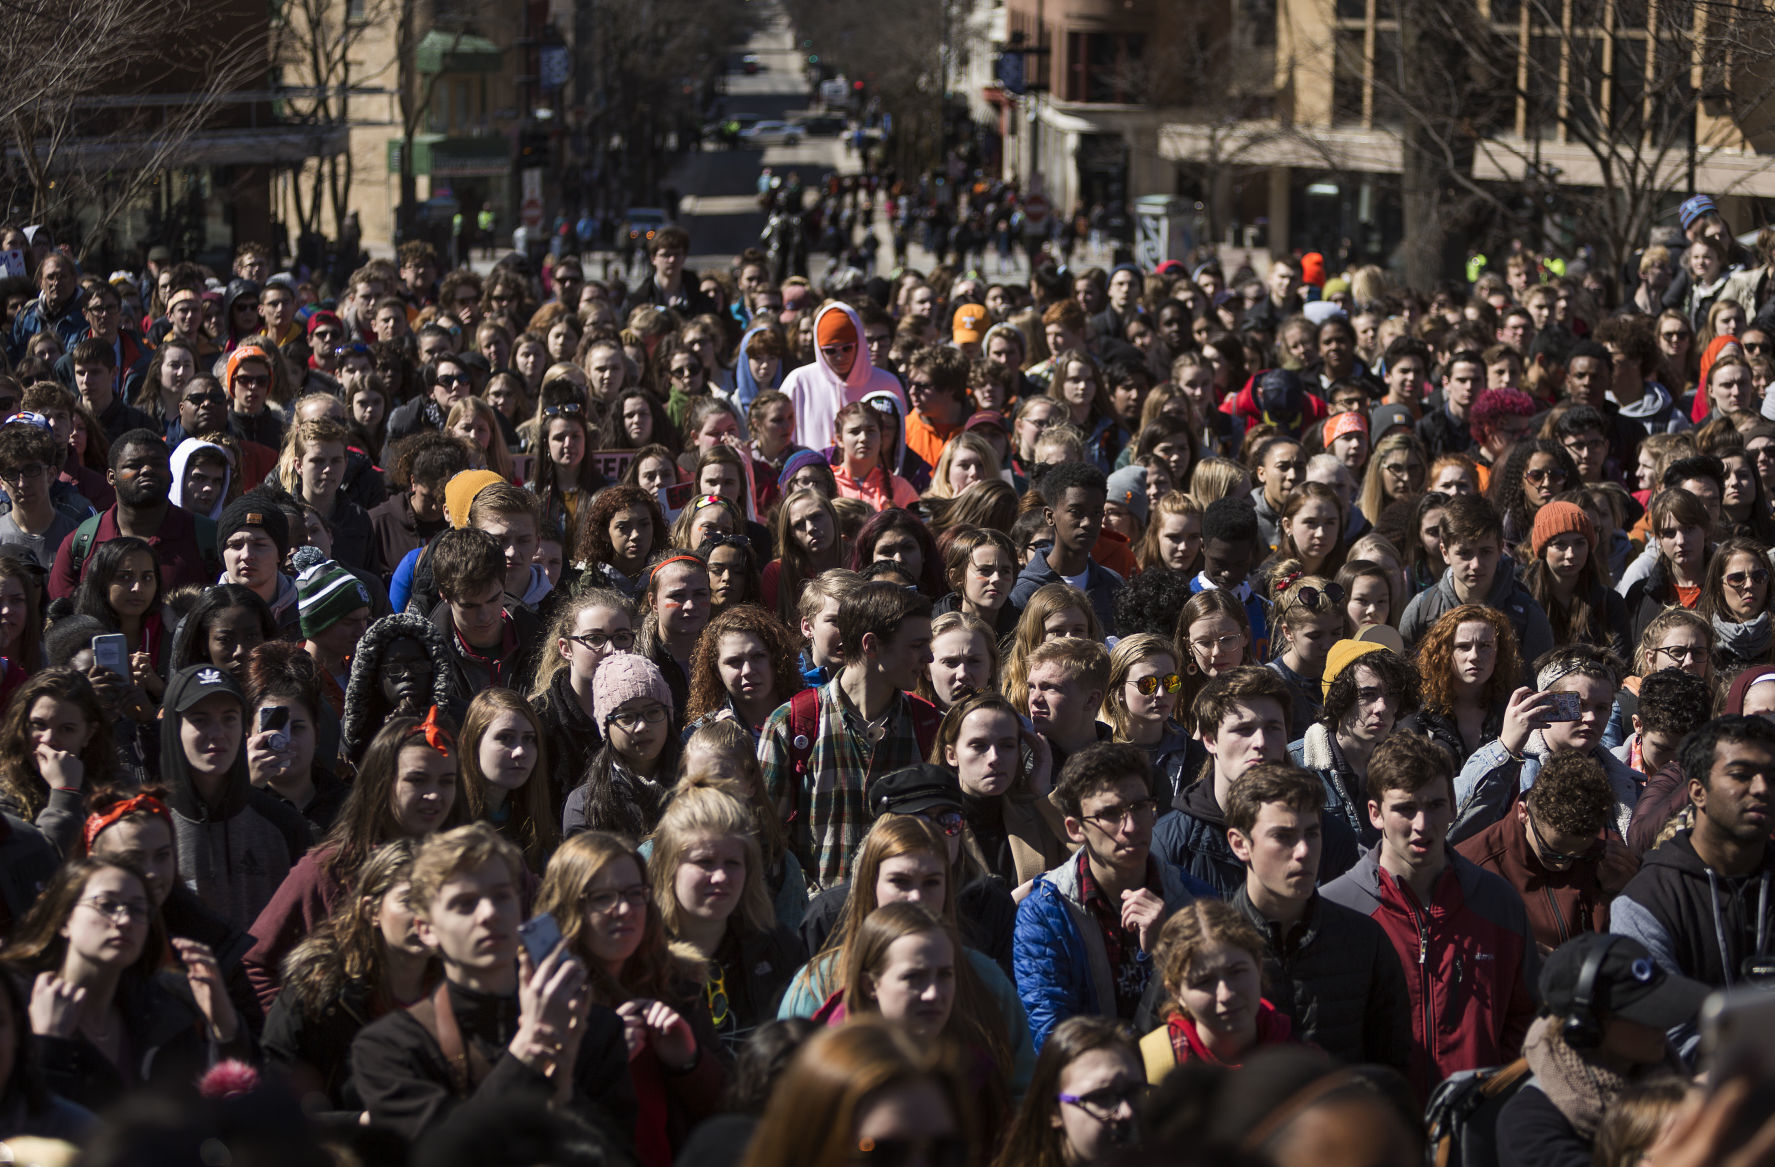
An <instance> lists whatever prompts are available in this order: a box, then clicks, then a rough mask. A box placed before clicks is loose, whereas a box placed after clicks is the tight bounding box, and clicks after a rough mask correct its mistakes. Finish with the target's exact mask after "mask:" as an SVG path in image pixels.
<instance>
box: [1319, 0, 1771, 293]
mask: <svg viewBox="0 0 1775 1167" xmlns="http://www.w3.org/2000/svg"><path fill="white" fill-rule="evenodd" d="M1395 7H1396V10H1397V24H1396V26H1392V27H1387V28H1383V29H1381V32H1380V37H1381V38H1383V39H1385V41H1386V42H1387V51H1385V52H1381V51H1378V50H1377V51H1376V53H1375V54H1374V56H1373V58H1372V60H1370V61H1368V62H1366V64H1367V65H1369V66H1370V67H1371V69H1372V74H1371V75H1372V97H1371V99H1370V100H1371V101H1372V107H1371V108H1370V109H1369V110H1368V111H1367V116H1370V117H1371V118H1372V120H1373V123H1374V124H1375V125H1376V126H1377V127H1384V128H1389V129H1391V130H1392V131H1393V132H1395V133H1397V135H1398V137H1399V141H1400V147H1401V162H1402V171H1401V180H1400V185H1401V195H1402V204H1403V210H1404V220H1405V224H1404V226H1405V242H1404V245H1403V251H1402V255H1401V262H1402V266H1403V268H1404V270H1405V275H1406V278H1407V279H1408V280H1409V281H1410V282H1411V283H1412V284H1413V285H1414V286H1419V287H1427V286H1429V285H1430V284H1431V283H1433V282H1434V281H1435V280H1436V279H1437V278H1439V277H1440V276H1441V275H1443V274H1444V273H1445V272H1446V271H1448V270H1450V269H1451V268H1452V267H1453V265H1454V264H1455V263H1456V262H1458V260H1459V256H1458V255H1457V254H1454V253H1455V252H1456V251H1458V250H1459V248H1460V247H1461V246H1462V245H1463V244H1464V241H1465V240H1466V239H1469V238H1471V237H1472V236H1473V234H1474V233H1475V231H1476V229H1477V228H1478V227H1481V226H1483V225H1485V224H1486V223H1498V222H1503V223H1508V224H1513V225H1515V226H1517V227H1519V228H1523V229H1526V231H1527V232H1528V233H1530V234H1535V233H1550V234H1552V235H1554V236H1555V238H1554V239H1553V240H1552V241H1553V242H1555V243H1558V244H1562V245H1563V244H1570V243H1572V242H1581V243H1588V244H1591V245H1593V246H1594V247H1596V249H1597V251H1598V252H1599V257H1600V259H1601V261H1602V262H1603V263H1604V264H1605V265H1606V267H1607V270H1611V271H1613V270H1619V267H1620V265H1621V263H1622V262H1624V261H1625V260H1626V258H1627V257H1628V256H1629V255H1631V253H1632V252H1633V251H1634V250H1635V249H1636V248H1638V247H1641V246H1643V245H1644V244H1645V241H1646V237H1647V233H1648V230H1649V228H1650V227H1651V226H1652V225H1653V224H1654V223H1655V222H1656V221H1657V219H1658V217H1659V216H1660V214H1661V212H1662V211H1663V209H1664V208H1665V207H1666V206H1667V204H1668V202H1669V199H1670V195H1671V192H1672V191H1677V190H1682V189H1685V188H1690V189H1692V185H1693V182H1694V176H1695V175H1696V174H1697V173H1698V172H1701V171H1705V170H1707V169H1708V167H1709V164H1710V163H1711V162H1713V161H1714V160H1715V159H1723V158H1724V156H1725V155H1726V154H1727V153H1728V152H1731V151H1735V150H1736V149H1737V148H1738V147H1739V146H1741V145H1742V139H1741V137H1740V134H1739V132H1738V130H1737V129H1736V127H1735V124H1734V123H1735V122H1737V121H1738V120H1740V119H1748V118H1749V116H1750V115H1752V114H1756V115H1759V116H1758V120H1761V116H1760V115H1761V113H1762V111H1763V109H1764V107H1765V106H1766V105H1767V103H1768V102H1769V101H1770V99H1771V96H1775V42H1771V39H1770V36H1769V33H1768V32H1767V22H1768V12H1767V9H1766V8H1765V7H1764V6H1762V5H1761V4H1760V3H1755V2H1754V0H1683V2H1680V3H1656V4H1648V3H1643V2H1637V3H1636V2H1631V0H1621V2H1618V3H1604V2H1602V0H1492V3H1491V5H1490V6H1489V10H1488V11H1487V12H1482V11H1481V10H1480V9H1479V8H1478V6H1477V5H1476V4H1475V3H1474V0H1396V5H1395ZM1395 30H1396V31H1395ZM1364 64H1365V62H1363V61H1352V60H1349V59H1348V58H1345V59H1342V60H1339V61H1338V62H1337V63H1336V64H1335V65H1334V70H1335V71H1336V73H1337V74H1338V75H1339V76H1341V77H1343V78H1346V79H1347V78H1350V77H1353V76H1354V77H1359V76H1361V74H1362V69H1363V67H1364ZM1336 83H1337V82H1336V81H1335V79H1334V84H1336ZM1347 91H1349V87H1347V86H1346V92H1347ZM1347 112H1353V111H1347ZM1761 165H1763V164H1758V163H1755V162H1754V161H1752V162H1750V163H1749V164H1747V165H1740V166H1738V167H1737V168H1736V178H1735V180H1734V182H1735V183H1737V182H1743V181H1745V180H1747V179H1748V178H1749V177H1750V176H1751V175H1752V174H1753V173H1755V172H1756V171H1757V170H1758V169H1760V168H1761ZM1732 185H1733V184H1732V183H1728V184H1725V185H1722V186H1718V187H1715V189H1714V190H1713V192H1712V193H1715V194H1730V193H1732V190H1731V186H1732Z"/></svg>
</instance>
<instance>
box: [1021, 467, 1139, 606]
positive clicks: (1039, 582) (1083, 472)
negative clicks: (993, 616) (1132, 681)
mask: <svg viewBox="0 0 1775 1167" xmlns="http://www.w3.org/2000/svg"><path fill="white" fill-rule="evenodd" d="M1036 489H1037V490H1039V491H1040V492H1041V496H1042V498H1043V499H1045V500H1046V501H1047V506H1046V507H1045V508H1044V509H1043V511H1042V513H1043V515H1044V516H1045V517H1046V518H1047V521H1048V524H1049V526H1051V527H1052V528H1053V529H1054V542H1053V544H1052V545H1051V546H1050V547H1049V548H1048V550H1047V553H1046V554H1042V555H1037V556H1036V557H1035V558H1034V559H1033V560H1031V561H1030V563H1029V566H1028V567H1025V568H1024V569H1023V571H1022V573H1021V574H1019V575H1018V576H1017V582H1016V584H1015V585H1014V586H1013V587H1012V588H1011V601H1010V603H1011V608H1012V610H1013V611H1017V612H1021V611H1023V607H1024V605H1026V604H1028V603H1029V599H1030V597H1031V596H1033V595H1035V593H1036V590H1037V589H1038V588H1040V587H1042V586H1043V585H1044V584H1051V583H1054V582H1056V581H1063V582H1065V583H1069V584H1071V585H1072V586H1073V587H1075V588H1077V589H1079V590H1080V591H1081V592H1084V593H1085V595H1086V596H1087V597H1089V598H1090V601H1091V609H1092V611H1094V612H1096V613H1097V623H1098V625H1099V626H1100V627H1101V628H1102V629H1103V632H1104V635H1106V636H1113V635H1115V626H1116V623H1115V599H1116V593H1117V592H1119V591H1121V590H1122V577H1121V576H1119V575H1117V574H1116V573H1115V572H1113V571H1111V570H1110V569H1109V568H1107V567H1104V566H1102V565H1101V564H1099V563H1098V562H1097V561H1096V560H1094V559H1092V558H1091V548H1092V547H1094V546H1096V544H1097V535H1098V533H1099V532H1100V531H1102V530H1103V503H1104V500H1105V499H1106V498H1107V497H1108V496H1109V485H1108V480H1107V479H1106V478H1105V477H1104V476H1103V471H1101V470H1099V469H1097V467H1095V466H1092V465H1089V464H1088V463H1084V462H1063V463H1061V464H1059V465H1057V466H1054V467H1052V468H1050V469H1048V470H1046V471H1045V472H1044V473H1042V474H1040V475H1038V476H1037V478H1036Z"/></svg>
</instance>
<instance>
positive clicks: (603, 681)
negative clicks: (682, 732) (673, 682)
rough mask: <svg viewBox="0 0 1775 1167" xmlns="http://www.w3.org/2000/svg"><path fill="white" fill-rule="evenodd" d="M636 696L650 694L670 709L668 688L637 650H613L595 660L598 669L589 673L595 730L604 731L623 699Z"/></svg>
mask: <svg viewBox="0 0 1775 1167" xmlns="http://www.w3.org/2000/svg"><path fill="white" fill-rule="evenodd" d="M637 697H652V698H653V699H654V700H655V701H658V702H659V703H660V704H661V705H664V706H665V707H666V712H667V713H670V712H672V690H671V688H670V687H669V686H668V685H667V684H666V678H665V676H664V675H663V674H662V673H661V672H660V671H659V668H658V666H656V665H655V664H654V663H653V662H652V661H650V660H648V659H647V658H646V657H644V656H641V655H640V654H639V653H633V652H613V653H611V654H610V655H609V656H607V657H605V658H604V659H603V660H601V661H599V662H598V671H597V672H595V673H593V674H592V716H593V718H595V719H596V720H597V722H598V732H600V733H602V732H603V731H604V726H605V725H606V723H608V722H609V720H610V715H611V714H612V713H615V712H616V711H617V709H619V708H620V707H621V706H622V704H623V702H625V701H633V700H634V699H635V698H637Z"/></svg>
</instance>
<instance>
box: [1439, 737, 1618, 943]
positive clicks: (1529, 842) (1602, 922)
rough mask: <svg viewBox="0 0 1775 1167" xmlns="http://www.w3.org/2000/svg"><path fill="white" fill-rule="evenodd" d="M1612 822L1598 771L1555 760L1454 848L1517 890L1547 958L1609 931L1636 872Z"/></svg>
mask: <svg viewBox="0 0 1775 1167" xmlns="http://www.w3.org/2000/svg"><path fill="white" fill-rule="evenodd" d="M1614 819H1615V795H1614V792H1613V791H1612V790H1610V789H1609V781H1608V779H1607V778H1606V777H1605V776H1604V775H1603V772H1602V767H1601V766H1600V765H1598V764H1597V762H1596V760H1595V759H1594V758H1587V757H1585V756H1584V755H1582V754H1560V755H1557V756H1556V757H1553V758H1550V759H1548V761H1547V764H1546V765H1544V766H1542V767H1541V769H1540V772H1539V773H1538V774H1536V776H1535V784H1534V785H1533V786H1531V787H1529V788H1528V793H1527V794H1525V795H1523V796H1522V798H1521V799H1519V800H1518V801H1517V803H1516V806H1515V807H1514V809H1513V810H1511V811H1509V812H1507V813H1506V814H1505V815H1504V817H1503V818H1502V819H1501V820H1499V821H1498V822H1495V823H1493V824H1492V825H1491V826H1489V827H1487V828H1486V829H1485V830H1483V831H1481V832H1479V833H1478V834H1477V835H1474V836H1473V837H1472V838H1470V839H1468V840H1466V841H1465V842H1463V843H1460V844H1458V845H1456V847H1455V850H1457V851H1459V852H1460V853H1461V854H1462V855H1465V856H1466V857H1467V858H1468V859H1471V860H1472V861H1473V862H1475V863H1477V864H1479V866H1481V867H1483V868H1485V869H1486V870H1487V871H1490V872H1493V873H1494V874H1496V875H1498V876H1500V877H1502V878H1503V879H1504V880H1505V881H1507V882H1508V883H1509V884H1510V886H1511V887H1513V888H1515V889H1516V892H1517V894H1518V895H1520V896H1521V897H1522V903H1523V906H1524V907H1525V908H1526V909H1527V911H1528V921H1529V927H1530V928H1531V929H1533V931H1534V937H1535V944H1536V945H1537V946H1538V947H1539V951H1540V953H1541V955H1542V956H1545V955H1547V954H1548V953H1549V952H1552V951H1553V950H1554V949H1555V948H1558V947H1559V946H1560V945H1561V944H1564V943H1565V942H1566V941H1567V940H1569V939H1570V938H1571V937H1572V936H1575V935H1577V934H1578V933H1580V932H1607V931H1608V930H1609V902H1610V901H1611V900H1613V899H1614V898H1615V897H1616V896H1617V895H1619V894H1620V893H1621V889H1622V888H1624V887H1626V886H1627V881H1628V880H1630V879H1632V878H1633V875H1634V872H1636V871H1638V870H1639V860H1638V859H1637V858H1636V857H1635V856H1634V854H1633V852H1631V851H1629V850H1628V849H1627V847H1626V846H1625V845H1624V844H1623V843H1621V842H1620V840H1619V839H1618V838H1616V837H1614V836H1612V835H1610V834H1608V833H1606V832H1607V831H1608V829H1609V828H1610V827H1611V826H1613V824H1614Z"/></svg>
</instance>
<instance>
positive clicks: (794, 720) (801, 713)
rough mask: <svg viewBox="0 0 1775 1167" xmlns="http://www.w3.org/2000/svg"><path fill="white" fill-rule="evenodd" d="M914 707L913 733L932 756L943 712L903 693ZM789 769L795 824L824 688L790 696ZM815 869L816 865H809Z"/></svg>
mask: <svg viewBox="0 0 1775 1167" xmlns="http://www.w3.org/2000/svg"><path fill="white" fill-rule="evenodd" d="M901 695H902V696H904V697H905V698H906V703H907V704H908V705H909V706H910V707H911V710H912V732H913V733H914V734H916V735H917V737H918V755H919V757H920V758H928V757H930V755H931V747H932V746H934V745H936V744H937V727H938V726H940V725H942V724H943V714H942V713H941V712H939V711H938V709H937V707H936V706H935V705H932V704H931V703H930V702H929V701H926V700H925V699H924V698H923V697H919V696H916V695H914V694H912V693H903V694H901ZM788 729H789V769H790V772H791V773H792V774H793V775H794V784H793V789H794V793H795V807H794V809H793V810H792V811H790V813H789V822H790V823H793V822H794V821H795V820H796V819H797V818H799V817H800V815H801V792H802V791H803V790H805V789H806V788H807V768H808V763H809V762H811V761H812V760H813V756H814V742H816V741H818V740H819V737H820V690H819V688H818V687H815V688H812V689H803V690H802V691H801V692H799V693H797V694H795V696H793V697H791V698H789V725H788ZM809 870H812V868H809Z"/></svg>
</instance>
